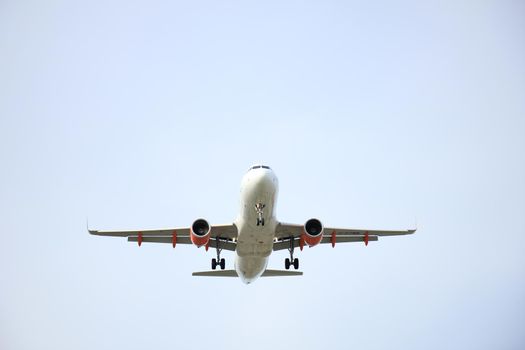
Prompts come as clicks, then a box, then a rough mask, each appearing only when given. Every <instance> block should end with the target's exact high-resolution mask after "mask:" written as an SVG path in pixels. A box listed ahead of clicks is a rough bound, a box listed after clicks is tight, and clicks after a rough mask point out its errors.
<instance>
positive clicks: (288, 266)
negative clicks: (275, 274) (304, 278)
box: [284, 258, 290, 270]
mask: <svg viewBox="0 0 525 350" xmlns="http://www.w3.org/2000/svg"><path fill="white" fill-rule="evenodd" d="M284 268H285V269H287V270H290V259H288V258H286V259H284Z"/></svg>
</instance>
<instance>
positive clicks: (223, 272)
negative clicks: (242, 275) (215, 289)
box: [191, 270, 237, 277]
mask: <svg viewBox="0 0 525 350" xmlns="http://www.w3.org/2000/svg"><path fill="white" fill-rule="evenodd" d="M191 275H192V276H206V277H237V272H236V271H235V270H216V271H201V272H194V273H192V274H191Z"/></svg>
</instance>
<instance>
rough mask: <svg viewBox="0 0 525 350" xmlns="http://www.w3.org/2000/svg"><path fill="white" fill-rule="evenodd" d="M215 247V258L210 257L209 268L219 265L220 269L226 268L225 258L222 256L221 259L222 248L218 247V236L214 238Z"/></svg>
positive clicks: (213, 268)
mask: <svg viewBox="0 0 525 350" xmlns="http://www.w3.org/2000/svg"><path fill="white" fill-rule="evenodd" d="M215 249H217V259H215V258H213V259H211V269H212V270H215V269H216V268H217V266H220V267H221V270H224V269H225V268H226V260H224V258H222V259H221V252H222V248H221V247H220V239H219V237H216V238H215Z"/></svg>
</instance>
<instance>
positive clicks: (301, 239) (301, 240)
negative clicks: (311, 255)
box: [299, 233, 304, 251]
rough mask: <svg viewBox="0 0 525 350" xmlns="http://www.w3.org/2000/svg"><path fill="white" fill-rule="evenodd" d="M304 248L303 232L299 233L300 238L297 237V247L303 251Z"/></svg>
mask: <svg viewBox="0 0 525 350" xmlns="http://www.w3.org/2000/svg"><path fill="white" fill-rule="evenodd" d="M303 248H304V233H303V234H302V235H301V238H300V239H299V249H301V251H303Z"/></svg>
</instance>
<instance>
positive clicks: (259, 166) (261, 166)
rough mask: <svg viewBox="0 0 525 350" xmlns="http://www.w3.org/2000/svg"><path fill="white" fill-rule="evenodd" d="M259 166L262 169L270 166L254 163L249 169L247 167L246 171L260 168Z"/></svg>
mask: <svg viewBox="0 0 525 350" xmlns="http://www.w3.org/2000/svg"><path fill="white" fill-rule="evenodd" d="M261 168H262V169H270V167H269V166H267V165H254V166H252V167H251V168H250V169H248V171H250V170H253V169H261Z"/></svg>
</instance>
